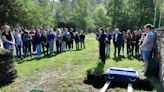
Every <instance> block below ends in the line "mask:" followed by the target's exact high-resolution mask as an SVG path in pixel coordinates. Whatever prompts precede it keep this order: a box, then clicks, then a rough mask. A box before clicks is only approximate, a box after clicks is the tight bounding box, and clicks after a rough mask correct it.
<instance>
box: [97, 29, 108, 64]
mask: <svg viewBox="0 0 164 92" xmlns="http://www.w3.org/2000/svg"><path fill="white" fill-rule="evenodd" d="M105 38H106V35H105V32H104V29H103V28H99V36H98V38H97V39H98V41H99V55H100V59H101V62H102V63H104V64H105Z"/></svg>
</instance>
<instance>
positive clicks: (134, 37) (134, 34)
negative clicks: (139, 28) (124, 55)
mask: <svg viewBox="0 0 164 92" xmlns="http://www.w3.org/2000/svg"><path fill="white" fill-rule="evenodd" d="M131 40H132V45H131V46H132V48H131V53H132V56H136V55H137V54H136V52H137V47H136V46H137V35H136V31H134V32H133V33H132V39H131ZM134 52H135V55H134Z"/></svg>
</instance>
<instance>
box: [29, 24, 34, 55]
mask: <svg viewBox="0 0 164 92" xmlns="http://www.w3.org/2000/svg"><path fill="white" fill-rule="evenodd" d="M35 33H36V32H35V29H34V27H31V30H30V32H29V35H30V36H31V37H32V47H33V52H36V44H35V41H34V36H35Z"/></svg>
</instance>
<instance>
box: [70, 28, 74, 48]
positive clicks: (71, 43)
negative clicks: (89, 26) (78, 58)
mask: <svg viewBox="0 0 164 92" xmlns="http://www.w3.org/2000/svg"><path fill="white" fill-rule="evenodd" d="M70 35H71V41H70V45H71V49H73V40H74V34H73V28H71V29H70Z"/></svg>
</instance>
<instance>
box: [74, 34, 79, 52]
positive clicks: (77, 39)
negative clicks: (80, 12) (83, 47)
mask: <svg viewBox="0 0 164 92" xmlns="http://www.w3.org/2000/svg"><path fill="white" fill-rule="evenodd" d="M75 44H76V50H79V35H78V32H75Z"/></svg>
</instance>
